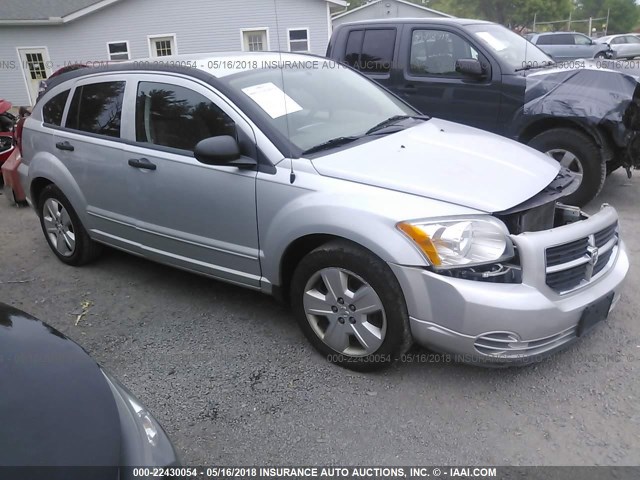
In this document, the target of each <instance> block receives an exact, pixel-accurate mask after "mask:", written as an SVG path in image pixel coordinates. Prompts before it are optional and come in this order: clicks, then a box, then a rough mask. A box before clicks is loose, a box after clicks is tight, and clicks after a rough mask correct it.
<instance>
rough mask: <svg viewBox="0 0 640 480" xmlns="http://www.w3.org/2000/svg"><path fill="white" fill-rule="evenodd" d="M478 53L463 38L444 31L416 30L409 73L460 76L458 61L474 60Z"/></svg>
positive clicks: (412, 42)
mask: <svg viewBox="0 0 640 480" xmlns="http://www.w3.org/2000/svg"><path fill="white" fill-rule="evenodd" d="M478 57H479V55H478V52H477V51H476V50H475V49H474V48H473V47H472V46H471V45H470V44H469V42H467V41H466V40H464V39H463V38H462V37H460V36H459V35H456V34H455V33H451V32H445V31H442V30H414V31H413V35H412V38H411V60H410V65H409V71H410V72H411V73H412V74H416V75H444V76H448V77H451V76H455V77H457V76H460V74H459V73H458V72H456V60H459V59H462V58H474V59H476V60H479V58H478Z"/></svg>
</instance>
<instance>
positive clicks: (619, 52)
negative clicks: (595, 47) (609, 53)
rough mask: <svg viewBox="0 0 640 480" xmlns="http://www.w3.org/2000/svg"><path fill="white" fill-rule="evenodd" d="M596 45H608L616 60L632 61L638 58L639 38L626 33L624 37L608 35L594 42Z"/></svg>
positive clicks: (639, 49) (639, 54)
mask: <svg viewBox="0 0 640 480" xmlns="http://www.w3.org/2000/svg"><path fill="white" fill-rule="evenodd" d="M595 42H596V43H599V44H605V45H609V46H610V47H611V49H612V50H613V51H614V52H615V54H616V58H626V59H629V60H631V59H633V58H636V57H640V38H638V37H637V36H636V35H633V34H631V33H628V34H626V35H608V36H606V37H600V38H597V39H596V40H595Z"/></svg>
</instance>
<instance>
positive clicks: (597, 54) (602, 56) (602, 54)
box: [594, 52, 607, 60]
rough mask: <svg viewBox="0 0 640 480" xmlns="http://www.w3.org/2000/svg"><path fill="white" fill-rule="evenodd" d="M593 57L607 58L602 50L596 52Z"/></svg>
mask: <svg viewBox="0 0 640 480" xmlns="http://www.w3.org/2000/svg"><path fill="white" fill-rule="evenodd" d="M594 58H597V59H598V60H601V59H603V58H607V54H606V53H604V52H599V53H596V56H595V57H594Z"/></svg>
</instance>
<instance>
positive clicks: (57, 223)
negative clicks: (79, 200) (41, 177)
mask: <svg viewBox="0 0 640 480" xmlns="http://www.w3.org/2000/svg"><path fill="white" fill-rule="evenodd" d="M38 214H39V216H40V226H41V227H42V231H43V233H44V237H45V239H46V240H47V243H48V244H49V247H51V250H52V251H53V253H55V255H56V256H57V257H58V258H59V259H60V260H61V261H62V262H64V263H66V264H67V265H75V266H78V265H84V264H85V263H88V262H90V261H92V260H94V259H95V258H97V257H98V255H100V253H101V252H102V246H101V245H100V244H98V243H96V242H94V241H93V240H91V238H89V235H88V234H87V232H86V230H85V229H84V227H83V226H82V223H80V219H79V218H78V215H77V214H76V212H75V210H74V209H73V207H72V206H71V203H70V202H69V200H68V199H67V197H65V196H64V194H63V193H62V192H61V191H60V189H59V188H58V187H56V186H55V185H49V186H47V187H45V189H44V190H43V191H42V193H41V194H40V198H39V202H38Z"/></svg>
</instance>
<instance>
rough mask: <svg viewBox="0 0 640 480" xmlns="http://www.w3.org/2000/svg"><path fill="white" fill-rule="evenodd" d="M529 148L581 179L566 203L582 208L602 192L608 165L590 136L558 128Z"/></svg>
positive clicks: (547, 132) (564, 201)
mask: <svg viewBox="0 0 640 480" xmlns="http://www.w3.org/2000/svg"><path fill="white" fill-rule="evenodd" d="M529 146H530V147H533V148H535V149H536V150H539V151H541V152H543V153H546V154H547V155H549V156H550V157H552V158H553V159H555V160H557V161H558V162H559V163H560V164H561V165H563V166H565V167H567V168H568V169H569V170H571V171H572V172H574V173H575V174H577V175H579V176H580V177H581V178H580V186H579V187H578V190H576V191H575V192H573V193H572V194H571V195H569V196H567V197H565V198H563V199H562V202H563V203H568V204H571V205H578V206H580V207H582V206H584V205H585V204H587V203H588V202H589V201H591V200H593V199H594V198H595V197H596V195H598V193H600V190H602V186H603V185H604V181H605V178H606V176H607V165H606V163H605V162H604V161H603V160H602V154H601V152H600V148H599V147H598V145H597V144H596V143H595V141H594V140H593V139H592V138H591V137H590V136H588V135H586V134H585V133H582V132H579V131H577V130H574V129H572V128H557V129H554V130H548V131H546V132H543V133H541V134H540V135H537V136H536V137H534V138H533V139H531V141H530V142H529Z"/></svg>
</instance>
